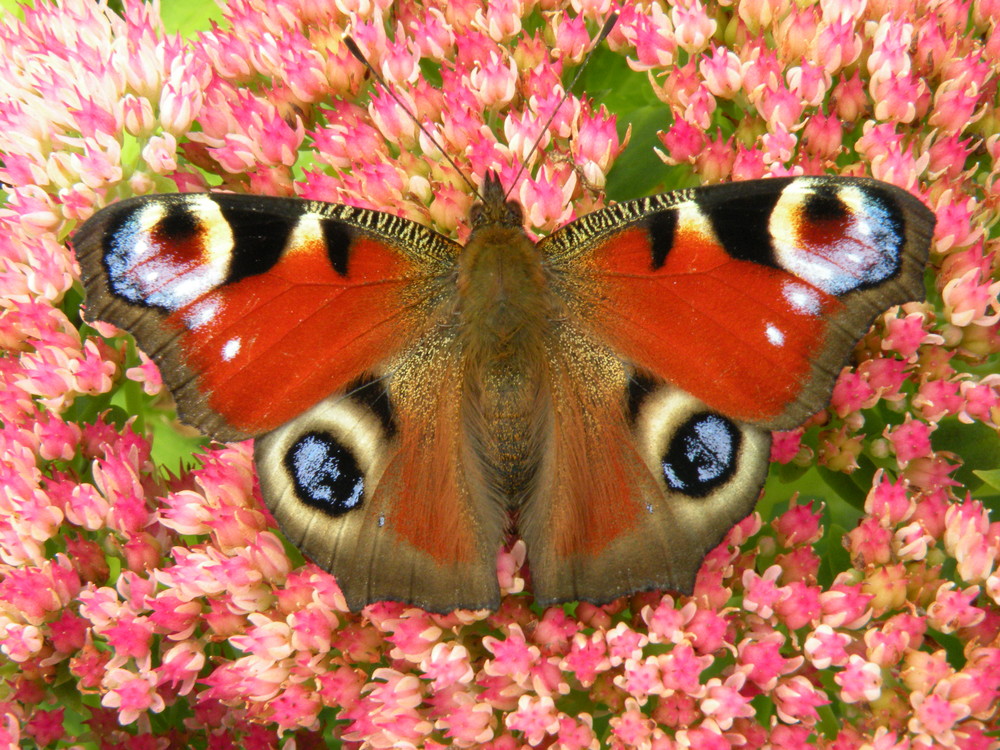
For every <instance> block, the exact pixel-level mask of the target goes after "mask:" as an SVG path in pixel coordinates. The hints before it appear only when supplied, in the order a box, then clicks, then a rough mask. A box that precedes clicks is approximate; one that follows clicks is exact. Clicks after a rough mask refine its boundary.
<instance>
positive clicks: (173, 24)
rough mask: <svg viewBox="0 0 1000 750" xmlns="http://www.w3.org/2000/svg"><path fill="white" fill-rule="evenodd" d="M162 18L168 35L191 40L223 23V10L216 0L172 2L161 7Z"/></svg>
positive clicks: (180, 0) (171, 0)
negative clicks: (213, 22)
mask: <svg viewBox="0 0 1000 750" xmlns="http://www.w3.org/2000/svg"><path fill="white" fill-rule="evenodd" d="M160 16H161V17H162V18H163V26H164V28H165V29H166V31H167V33H168V34H180V35H181V36H183V37H185V38H190V37H193V36H195V35H196V34H197V33H198V32H200V31H208V30H209V29H211V28H212V21H216V22H221V21H222V8H221V7H219V5H217V4H216V3H215V2H214V0H170V2H168V3H163V4H162V5H161V6H160Z"/></svg>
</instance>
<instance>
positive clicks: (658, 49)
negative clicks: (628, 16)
mask: <svg viewBox="0 0 1000 750" xmlns="http://www.w3.org/2000/svg"><path fill="white" fill-rule="evenodd" d="M649 10H650V12H649V13H648V14H642V15H640V16H638V17H637V18H636V23H635V24H634V25H633V26H631V27H630V31H631V34H632V35H633V37H632V38H631V39H630V40H629V41H630V42H631V44H632V45H633V46H634V47H635V58H631V57H630V58H628V64H629V67H630V68H632V70H636V71H643V70H651V69H655V68H668V67H669V66H670V65H672V64H673V62H674V55H675V54H676V52H677V42H676V40H675V38H674V34H673V25H672V24H671V23H670V19H669V18H668V17H667V16H666V15H665V14H664V12H663V10H662V9H660V8H659V6H656V5H653V6H650V9H649ZM623 25H624V24H623Z"/></svg>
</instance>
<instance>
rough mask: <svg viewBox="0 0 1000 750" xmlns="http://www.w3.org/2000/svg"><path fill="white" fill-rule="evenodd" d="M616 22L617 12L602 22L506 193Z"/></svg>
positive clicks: (523, 169) (529, 159)
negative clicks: (599, 29) (599, 31)
mask: <svg viewBox="0 0 1000 750" xmlns="http://www.w3.org/2000/svg"><path fill="white" fill-rule="evenodd" d="M617 22H618V14H617V13H612V14H611V15H610V16H609V17H608V20H607V21H605V22H604V26H602V27H601V33H600V34H598V35H597V39H595V40H594V43H593V44H592V45H591V46H590V49H589V50H588V51H587V56H586V57H585V58H583V62H581V63H580V66H579V67H578V68H577V69H576V75H574V76H573V80H572V81H570V84H569V86H567V87H566V90H565V91H564V92H563V95H562V99H560V100H559V103H558V104H557V105H556V106H555V108H554V109H553V110H552V114H550V115H549V119H548V120H546V121H545V125H544V126H543V127H542V129H541V130H539V131H538V136H537V137H536V138H535V142H534V143H532V144H531V148H530V149H528V154H527V156H525V158H524V161H523V162H521V168H520V169H519V170H518V171H517V174H516V175H515V176H514V180H513V181H512V182H511V184H510V187H509V188H507V195H510V193H511V191H512V190H513V189H514V186H515V185H516V184H517V181H518V180H520V179H521V175H522V174H524V171H525V170H526V169H527V168H528V162H530V161H531V157H532V156H534V155H535V152H536V151H537V150H538V145H539V144H540V143H541V142H542V138H544V137H545V134H546V133H547V132H548V130H549V126H550V125H552V121H553V120H555V119H556V115H557V114H559V110H560V109H562V105H563V104H565V103H566V100H567V99H569V95H570V94H571V93H572V91H573V88H574V87H575V86H576V83H577V81H579V80H580V76H581V75H582V74H583V71H584V70H585V69H586V68H587V63H589V62H590V58H591V56H592V55H593V54H594V52H595V51H596V50H597V48H598V47H599V46H600V44H601V42H603V41H604V40H605V39H607V37H608V34H610V33H611V29H613V28H614V27H615V24H616V23H617ZM505 197H506V196H505Z"/></svg>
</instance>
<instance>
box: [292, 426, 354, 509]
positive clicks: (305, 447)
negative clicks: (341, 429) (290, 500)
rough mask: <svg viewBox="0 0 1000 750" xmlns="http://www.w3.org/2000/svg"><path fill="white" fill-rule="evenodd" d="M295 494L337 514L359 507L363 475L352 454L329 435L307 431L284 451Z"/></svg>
mask: <svg viewBox="0 0 1000 750" xmlns="http://www.w3.org/2000/svg"><path fill="white" fill-rule="evenodd" d="M285 468H286V469H287V470H288V473H289V474H290V475H291V478H292V483H293V484H294V485H295V494H296V495H298V497H299V499H300V500H301V501H302V502H304V503H305V504H306V505H310V506H312V507H314V508H318V509H319V510H322V511H324V512H325V513H327V514H329V515H331V516H340V515H343V514H344V513H347V512H349V511H352V510H355V509H356V508H359V507H361V501H362V499H363V498H364V494H365V476H364V473H363V472H362V471H361V469H360V468H359V467H358V462H357V461H356V460H355V458H354V456H353V455H352V454H351V452H350V451H348V450H347V449H346V448H345V447H344V446H343V445H341V444H340V443H339V442H337V441H336V440H335V439H334V438H333V437H332V436H331V435H329V434H326V433H322V432H308V433H306V434H305V435H303V436H302V437H300V438H299V439H298V440H296V441H295V444H294V445H293V446H292V447H291V448H290V449H289V450H288V452H287V453H286V454H285Z"/></svg>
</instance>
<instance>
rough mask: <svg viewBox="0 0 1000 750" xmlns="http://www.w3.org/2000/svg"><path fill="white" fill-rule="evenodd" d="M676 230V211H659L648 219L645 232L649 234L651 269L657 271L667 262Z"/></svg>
mask: <svg viewBox="0 0 1000 750" xmlns="http://www.w3.org/2000/svg"><path fill="white" fill-rule="evenodd" d="M676 229H677V212H676V211H659V212H657V213H655V214H653V215H652V216H650V217H649V222H648V224H647V225H646V231H647V232H649V244H650V247H651V254H652V257H651V258H650V262H651V263H652V269H653V270H654V271H658V270H659V269H661V268H663V264H664V263H666V262H667V256H668V255H669V254H670V250H671V248H673V246H674V232H675V231H676Z"/></svg>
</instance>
